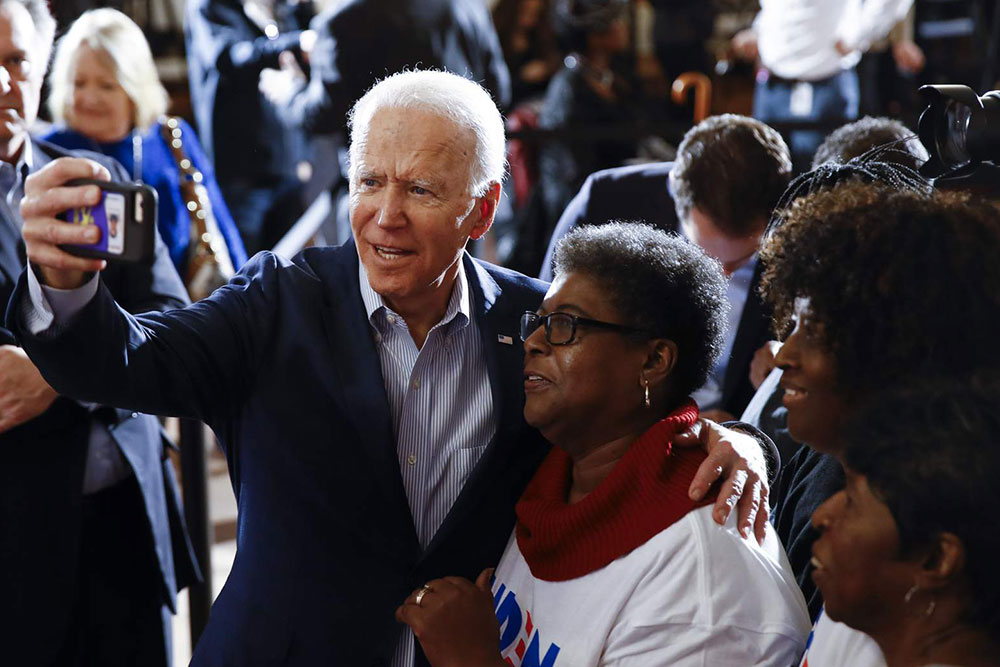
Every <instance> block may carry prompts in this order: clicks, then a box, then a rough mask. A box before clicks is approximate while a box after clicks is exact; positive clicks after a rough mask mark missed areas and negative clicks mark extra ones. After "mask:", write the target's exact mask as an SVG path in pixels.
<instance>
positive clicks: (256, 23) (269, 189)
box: [184, 0, 312, 255]
mask: <svg viewBox="0 0 1000 667" xmlns="http://www.w3.org/2000/svg"><path fill="white" fill-rule="evenodd" d="M311 17H312V3H310V2H293V1H291V0H264V1H256V0H189V1H188V3H187V14H186V16H185V20H184V37H185V42H186V45H187V59H188V76H189V79H190V83H191V102H192V105H193V106H194V115H195V119H196V120H197V122H198V133H199V135H200V136H201V140H202V144H203V145H204V146H205V150H206V152H207V153H208V155H209V157H211V158H212V160H213V163H214V164H215V174H216V178H217V179H218V181H219V187H220V188H221V189H222V194H223V196H224V197H225V200H226V204H227V205H228V206H229V211H230V213H232V215H233V219H234V220H235V221H236V225H237V226H238V227H239V230H240V234H241V236H242V237H243V243H244V244H245V245H246V247H247V252H248V253H249V254H250V255H253V254H254V253H255V252H257V251H258V250H265V249H270V248H271V247H272V246H273V245H274V244H275V243H276V242H277V241H278V240H279V239H280V238H281V236H282V235H283V234H284V233H285V231H287V230H288V228H289V227H290V226H291V225H292V224H293V223H294V222H295V220H296V219H297V218H298V216H299V215H300V214H301V213H302V211H303V201H302V180H301V179H300V178H299V168H300V165H302V162H303V161H304V160H306V158H307V145H306V139H305V135H304V133H303V131H302V129H301V128H299V127H288V126H285V125H283V124H282V123H281V122H280V121H279V119H278V109H277V108H276V107H275V105H274V104H272V103H271V102H270V101H269V100H268V99H266V98H265V97H264V96H263V95H261V94H260V91H259V90H258V81H259V79H260V74H261V71H263V70H265V69H268V68H273V69H277V68H278V57H279V55H281V54H282V53H283V52H285V53H288V54H289V56H300V57H301V52H302V48H301V47H302V43H303V31H302V28H305V26H306V24H307V23H308V22H309V19H310V18H311ZM305 41H306V42H308V39H306V40H305ZM302 168H303V169H307V167H305V165H302Z"/></svg>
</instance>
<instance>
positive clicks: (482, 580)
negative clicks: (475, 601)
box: [476, 567, 493, 593]
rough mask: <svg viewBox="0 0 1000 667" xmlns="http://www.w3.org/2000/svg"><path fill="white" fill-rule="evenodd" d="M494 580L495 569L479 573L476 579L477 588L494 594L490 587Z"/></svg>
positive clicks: (489, 568)
mask: <svg viewBox="0 0 1000 667" xmlns="http://www.w3.org/2000/svg"><path fill="white" fill-rule="evenodd" d="M492 580H493V568H492V567H488V568H486V569H485V570H483V571H482V572H480V573H479V576H478V577H476V588H478V589H479V590H481V591H486V592H488V593H489V592H492V591H493V588H492V587H491V586H490V581H492Z"/></svg>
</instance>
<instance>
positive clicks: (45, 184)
mask: <svg viewBox="0 0 1000 667" xmlns="http://www.w3.org/2000/svg"><path fill="white" fill-rule="evenodd" d="M78 178H96V179H101V180H108V179H110V178H111V174H110V173H108V170H107V169H105V168H104V167H103V166H101V165H99V164H98V163H96V162H93V161H91V160H86V159H83V158H59V159H58V160H53V161H52V162H50V163H49V164H47V165H45V166H44V167H42V168H41V169H39V170H38V171H37V172H35V173H33V174H31V175H30V176H28V178H27V180H26V181H25V183H24V199H23V200H22V201H21V217H22V218H23V219H24V227H23V228H22V230H21V234H22V236H23V237H24V245H25V250H26V252H27V256H28V261H29V262H30V263H31V264H32V265H33V266H34V269H35V275H37V276H38V279H39V280H40V281H41V282H42V284H44V285H48V286H49V287H55V288H58V289H74V288H77V287H79V286H81V285H83V283H84V282H86V279H87V274H88V273H91V272H94V271H100V270H102V269H103V268H104V267H105V264H106V263H105V262H104V260H99V259H88V258H85V257H77V256H76V255H71V254H70V253H68V252H66V251H65V250H63V249H62V248H60V247H59V246H60V245H61V244H67V243H69V244H86V243H96V242H97V241H99V240H100V238H101V232H100V230H99V229H98V228H97V227H95V226H93V225H88V226H81V225H70V224H66V223H65V222H63V221H61V220H59V219H57V218H56V215H57V214H59V213H62V212H63V211H66V210H69V209H71V208H78V207H83V206H94V205H95V204H97V203H98V202H100V200H101V189H100V188H99V187H97V186H95V185H86V186H81V187H69V186H67V185H66V183H67V182H68V181H72V180H74V179H78Z"/></svg>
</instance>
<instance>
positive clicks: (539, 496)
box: [515, 399, 714, 581]
mask: <svg viewBox="0 0 1000 667" xmlns="http://www.w3.org/2000/svg"><path fill="white" fill-rule="evenodd" d="M697 419H698V407H697V406H696V405H695V403H694V401H691V400H690V399H688V400H687V401H686V402H684V403H683V404H682V405H681V406H680V407H679V408H678V409H677V410H675V411H674V412H673V413H671V414H670V416H669V417H667V418H666V419H663V420H661V421H659V422H657V423H656V424H654V425H653V426H652V427H651V428H650V429H649V430H648V431H646V432H645V433H643V434H642V436H640V437H639V439H638V440H636V441H635V442H633V443H632V445H631V446H630V447H629V448H628V451H626V452H625V456H623V457H622V459H621V460H620V461H619V462H618V464H617V465H616V466H615V467H614V469H613V470H612V471H611V474H610V475H608V476H607V478H606V479H604V481H602V482H601V483H600V484H599V485H598V487H597V488H596V489H594V490H593V491H592V492H591V493H590V494H588V495H587V496H586V497H585V498H584V499H583V500H581V501H580V502H578V503H575V504H572V505H570V504H569V503H568V498H569V491H570V487H571V485H572V461H571V460H570V457H569V455H568V454H566V452H564V451H562V450H561V449H558V448H556V447H553V448H552V451H551V452H550V453H549V455H548V456H547V457H546V458H545V460H544V461H542V465H541V466H540V467H539V468H538V472H536V473H535V476H534V477H533V478H532V479H531V482H530V483H529V484H528V486H527V488H526V489H525V490H524V494H522V495H521V499H520V500H519V501H518V503H517V507H516V512H517V527H516V529H515V530H516V534H517V546H518V547H519V548H520V549H521V554H522V555H523V556H524V559H525V561H527V563H528V567H529V568H531V573H532V574H533V575H534V576H535V577H537V578H538V579H543V580H545V581H567V580H569V579H576V578H577V577H582V576H583V575H585V574H588V573H590V572H593V571H594V570H599V569H600V568H602V567H604V566H605V565H607V564H608V563H610V562H612V561H613V560H615V559H617V558H620V557H621V556H624V555H625V554H627V553H629V552H631V551H632V550H633V549H635V548H636V547H639V546H641V545H643V544H645V543H646V542H647V541H649V539H650V538H652V537H653V536H654V535H657V534H658V533H660V532H662V531H663V530H664V529H665V528H667V527H669V526H671V525H673V524H674V523H675V522H676V521H678V520H680V519H681V518H683V517H684V515H686V514H687V513H688V512H690V511H691V510H692V509H694V508H696V507H701V506H703V505H707V504H709V503H711V502H713V501H714V496H713V497H706V498H704V499H702V500H701V501H700V502H694V501H692V500H691V499H690V498H688V487H689V486H690V484H691V480H692V479H693V478H694V474H695V472H696V471H697V470H698V466H699V465H701V462H702V461H704V460H705V452H704V451H702V449H701V448H700V447H679V448H677V449H676V450H675V449H674V448H673V447H672V446H671V440H672V438H673V436H674V435H676V434H677V433H682V432H684V431H686V430H687V429H688V427H690V426H691V425H692V424H693V423H694V422H695V420H697Z"/></svg>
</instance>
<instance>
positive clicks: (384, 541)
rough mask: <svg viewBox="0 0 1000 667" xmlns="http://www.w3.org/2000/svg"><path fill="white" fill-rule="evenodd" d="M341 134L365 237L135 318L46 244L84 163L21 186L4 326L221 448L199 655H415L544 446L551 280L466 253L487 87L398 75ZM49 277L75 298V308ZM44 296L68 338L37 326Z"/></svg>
mask: <svg viewBox="0 0 1000 667" xmlns="http://www.w3.org/2000/svg"><path fill="white" fill-rule="evenodd" d="M351 128H352V136H353V140H352V144H351V150H352V159H351V224H352V231H353V235H354V241H353V242H349V243H347V244H345V245H344V246H341V247H339V248H332V247H325V248H310V249H308V250H306V251H304V252H303V253H301V254H299V255H298V256H296V258H295V259H294V260H292V261H287V260H284V259H281V258H280V257H277V256H275V255H272V254H268V253H264V254H261V255H258V256H257V257H256V258H255V259H253V260H251V261H250V263H248V264H247V265H246V266H245V267H244V269H243V270H242V271H241V272H240V274H238V275H237V277H236V278H235V279H234V280H233V281H232V282H231V283H230V284H229V285H228V286H226V287H223V288H222V289H220V290H218V291H217V292H216V293H214V294H213V295H212V296H210V297H209V298H208V299H205V300H203V301H201V302H199V303H196V304H194V305H193V306H191V307H189V308H186V309H181V310H174V311H170V312H167V313H162V314H150V315H148V316H143V317H142V318H139V319H136V318H133V317H131V316H129V315H127V314H126V313H124V312H122V311H121V310H120V309H118V308H117V307H116V306H115V303H114V301H113V299H112V297H111V295H110V294H109V293H108V291H107V289H106V288H105V287H104V285H103V283H102V281H101V280H100V278H99V276H89V275H88V274H87V273H86V272H87V271H96V270H99V269H100V268H101V265H100V263H97V262H93V261H90V260H84V259H80V258H75V257H71V256H69V255H67V254H66V253H64V252H62V251H61V250H59V248H58V247H57V246H56V245H55V244H54V243H53V242H55V243H63V242H80V241H84V240H86V239H87V236H86V232H85V231H83V230H79V229H77V228H75V227H72V226H70V225H64V224H61V223H59V222H58V221H57V220H55V219H54V218H53V217H52V216H53V214H54V213H56V212H57V211H59V210H61V209H62V208H64V207H65V206H67V205H73V204H75V203H76V202H79V203H86V200H87V198H88V194H87V192H86V190H81V189H77V190H74V189H69V190H67V189H64V188H60V187H57V186H59V185H61V184H63V183H65V182H66V181H67V180H68V179H70V178H73V177H75V176H79V175H80V174H81V173H89V172H90V171H91V170H92V165H91V164H90V163H88V162H84V161H62V162H59V163H56V164H53V165H52V166H51V168H49V169H48V170H46V172H45V173H44V174H39V175H38V178H35V179H33V180H32V181H31V182H29V185H28V191H29V202H28V203H26V204H25V209H24V210H25V216H26V219H28V221H29V222H28V223H27V224H26V226H25V230H24V237H25V240H26V243H27V247H28V254H29V256H30V257H31V258H32V260H33V261H34V262H35V263H36V266H38V267H39V269H38V270H39V272H40V275H38V274H36V273H35V272H34V271H32V272H26V273H25V274H24V276H23V277H22V279H21V282H20V285H19V288H18V289H19V291H18V292H17V293H16V294H15V295H14V296H13V297H12V304H13V306H12V307H11V310H10V312H9V322H10V323H11V324H12V325H13V326H14V327H15V328H16V329H17V330H18V332H19V333H20V334H21V335H22V336H24V340H25V341H26V344H27V345H28V346H29V348H30V350H31V352H32V353H33V354H34V355H35V356H36V358H37V359H38V361H39V363H40V364H41V367H42V369H43V370H42V372H43V373H44V374H46V376H47V377H49V378H50V379H51V380H52V381H53V382H54V383H56V384H57V385H58V386H60V387H63V388H65V389H67V390H69V391H71V392H72V393H73V394H76V395H80V396H88V397H91V398H96V397H98V396H100V397H102V399H103V400H109V401H111V402H114V403H120V404H126V403H127V404H131V405H133V406H136V407H139V406H141V407H142V408H143V409H146V410H150V411H156V412H166V413H176V414H182V415H188V416H192V417H197V418H199V419H202V420H204V421H206V422H207V423H208V424H210V425H211V426H212V427H213V428H214V429H215V431H216V433H217V434H218V435H219V438H220V442H221V443H222V446H223V448H224V450H225V452H226V456H227V459H228V463H229V471H230V475H231V477H232V481H233V488H234V489H235V490H236V493H237V501H238V503H239V508H240V516H239V521H238V525H239V529H238V535H237V539H238V541H239V544H240V550H239V555H238V557H237V560H236V563H235V565H234V568H233V571H232V574H231V575H230V577H229V580H228V582H227V583H226V587H225V589H224V590H223V592H222V594H221V595H220V597H219V598H218V600H217V601H216V603H215V607H214V609H213V611H212V616H211V619H210V621H209V624H208V627H207V628H206V630H205V633H204V634H203V635H202V639H201V642H200V643H199V645H198V648H197V650H196V652H195V655H194V659H193V664H195V665H222V664H225V665H231V664H254V663H258V662H260V661H261V660H272V661H274V662H276V663H280V664H301V665H317V664H345V665H370V664H391V665H393V666H394V667H404V666H406V667H409V666H411V665H414V664H418V665H425V664H426V660H425V659H424V657H423V655H422V654H421V653H420V652H419V650H418V649H417V648H416V647H415V645H414V642H413V636H412V634H410V633H409V631H408V630H406V631H404V629H403V628H402V627H401V626H400V625H398V624H397V623H396V622H395V620H394V618H393V612H394V610H395V608H396V607H397V606H398V605H399V604H400V602H401V601H402V600H404V599H405V598H406V596H407V595H408V594H409V592H410V591H411V590H413V589H414V588H415V587H417V586H419V585H420V584H422V583H424V582H425V581H428V580H429V579H433V578H435V577H441V576H445V575H452V574H458V575H461V576H465V577H470V578H471V577H473V576H475V575H476V574H477V573H478V572H479V571H481V570H482V568H484V567H487V566H490V565H492V564H495V563H496V562H497V561H498V560H499V557H500V554H501V553H502V551H503V548H504V545H505V543H506V540H507V537H508V535H509V531H510V529H511V526H512V524H513V516H514V513H513V508H514V502H515V500H516V499H517V498H518V497H519V495H520V493H521V491H522V489H523V487H524V485H525V483H526V482H527V480H528V478H529V477H530V476H531V475H532V474H533V472H534V470H535V468H536V466H537V464H538V462H539V461H540V460H541V457H542V456H543V455H544V454H545V452H546V450H547V445H546V444H545V443H544V442H543V441H542V439H541V437H540V436H539V434H538V433H537V432H535V431H533V430H532V429H530V428H529V427H527V425H526V424H525V423H524V420H523V418H522V415H521V411H522V404H523V371H522V357H523V352H522V348H521V347H520V346H515V345H514V344H513V340H514V338H515V337H516V336H517V326H518V322H519V319H520V315H521V314H522V313H523V312H524V311H526V310H534V309H535V308H536V307H537V306H538V303H539V302H540V300H541V297H542V291H543V287H544V285H543V284H542V283H540V282H539V281H536V280H532V279H530V278H527V277H525V276H521V275H518V274H515V273H513V272H510V271H506V270H504V269H500V268H497V267H493V266H490V265H487V264H485V263H482V262H479V261H476V260H473V259H472V258H471V257H470V256H469V255H468V254H467V253H466V252H465V246H466V244H467V243H468V241H469V239H470V238H471V239H478V238H481V237H482V236H483V234H485V233H486V232H487V230H488V229H489V227H490V224H491V222H492V219H493V214H494V211H495V208H496V203H497V199H498V197H499V195H500V180H501V178H502V176H503V169H504V133H503V121H502V119H501V117H500V114H499V112H498V111H497V108H496V106H495V104H494V103H493V101H492V99H491V98H490V96H489V94H488V93H487V92H486V91H485V90H483V89H482V88H481V87H479V86H478V85H476V84H475V83H473V82H471V81H468V80H466V79H463V78H461V77H458V76H455V75H452V74H447V73H444V72H406V73H402V74H397V75H394V76H391V77H389V78H387V79H385V80H383V81H382V82H381V83H379V84H378V85H377V86H375V87H374V88H373V89H372V90H371V91H369V92H368V93H367V94H366V95H365V96H364V97H363V98H362V99H361V100H360V101H359V102H358V103H357V105H356V106H355V108H354V110H353V112H352V125H351ZM39 281H41V282H43V283H44V284H45V286H37V284H38V282H39ZM53 288H72V290H71V291H70V292H69V293H68V294H65V293H64V294H65V295H66V296H67V299H66V300H61V303H62V306H60V304H58V303H53V301H54V300H57V301H58V300H60V299H59V298H58V297H57V298H56V299H53V297H54V296H55V295H57V294H59V293H58V292H56V291H55V290H54V289H53ZM29 292H30V294H31V295H33V296H29ZM46 301H48V305H49V306H51V307H52V308H53V309H55V311H56V312H55V319H56V322H57V324H58V326H57V327H55V328H48V327H47V325H48V322H47V321H45V319H44V318H43V319H41V320H40V319H39V316H40V314H41V312H42V310H41V309H45V308H47V306H46ZM67 301H69V302H71V303H67ZM71 317H72V321H70V318H71ZM126 348H127V351H125V350H126ZM151 378H155V381H150V379H151ZM751 446H752V447H754V449H756V447H755V446H753V445H751ZM718 449H719V450H722V451H723V453H722V454H720V453H719V451H716V452H713V454H712V455H710V456H709V458H708V460H707V462H706V466H705V470H704V472H705V473H706V474H707V476H708V477H709V478H710V479H712V480H714V479H715V477H717V476H718V474H719V472H718V471H717V470H716V469H717V468H718V467H719V466H721V465H723V464H724V463H727V462H726V461H724V460H723V459H726V458H727V456H726V455H725V451H726V450H725V448H718ZM751 458H753V455H751ZM727 467H728V466H727ZM750 476H751V479H750V483H751V486H750V487H747V488H748V492H747V494H746V495H747V497H748V498H749V499H750V500H751V503H750V504H755V502H754V501H756V500H759V499H760V495H759V494H760V493H761V491H762V490H761V489H760V487H759V485H756V484H755V483H754V478H755V475H754V473H752V472H751V473H750ZM739 477H742V472H741V473H739ZM735 479H736V478H734V480H735ZM698 486H699V488H700V490H701V491H702V492H703V491H704V489H707V484H705V478H704V476H703V477H702V479H700V480H699V482H698ZM734 486H736V487H742V483H741V482H740V481H735V484H734ZM726 488H728V487H726ZM720 495H721V496H730V495H731V494H730V493H729V492H725V493H722V494H720ZM736 495H739V494H738V493H736ZM730 500H732V499H730ZM718 511H719V512H720V514H719V515H717V516H718V517H719V518H724V515H725V514H727V512H728V507H727V503H726V500H724V499H722V500H720V501H719V508H718ZM757 516H758V517H762V516H764V513H763V512H761V513H759V514H758V515H757ZM749 521H750V523H752V521H753V520H752V519H750V520H749ZM746 523H747V521H744V522H743V525H746Z"/></svg>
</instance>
